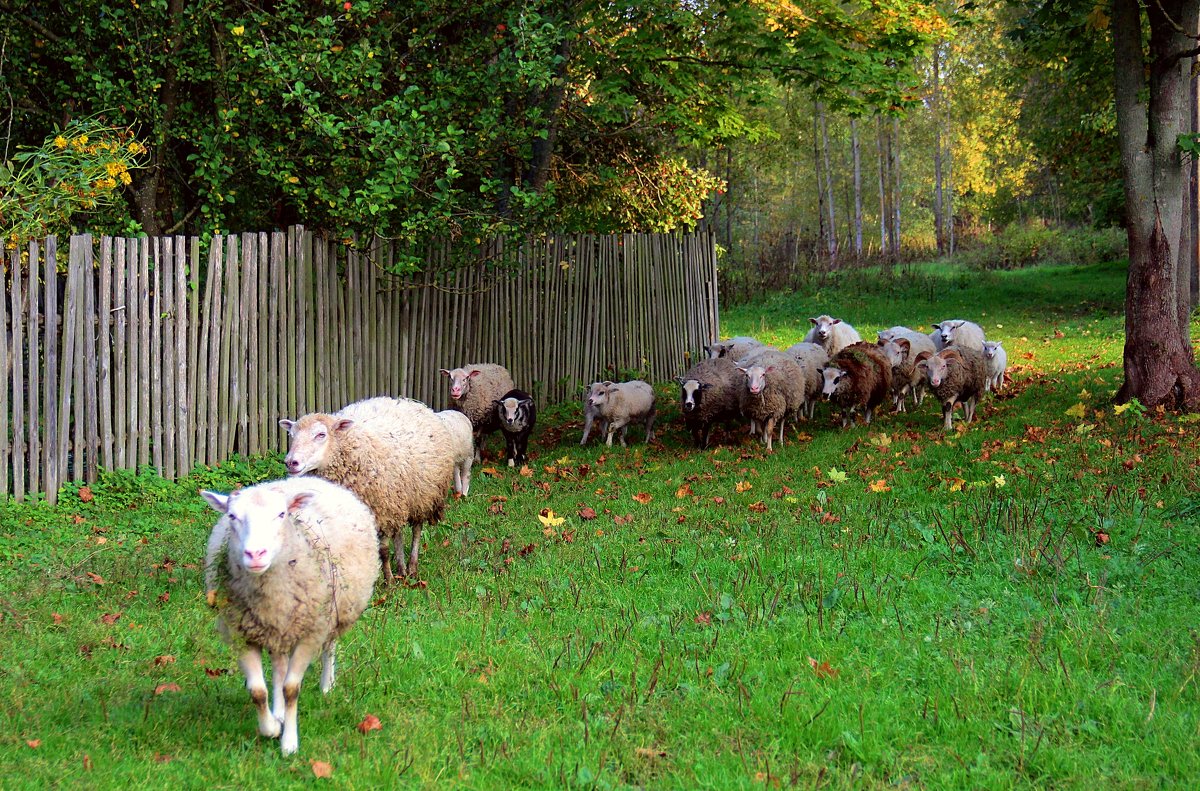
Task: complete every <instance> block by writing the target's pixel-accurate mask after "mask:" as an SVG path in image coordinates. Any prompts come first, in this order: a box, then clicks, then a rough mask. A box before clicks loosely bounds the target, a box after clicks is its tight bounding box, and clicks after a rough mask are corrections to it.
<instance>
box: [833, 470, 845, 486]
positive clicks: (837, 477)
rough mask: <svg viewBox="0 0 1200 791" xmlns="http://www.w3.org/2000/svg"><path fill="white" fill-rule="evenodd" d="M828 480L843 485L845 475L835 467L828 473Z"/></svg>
mask: <svg viewBox="0 0 1200 791" xmlns="http://www.w3.org/2000/svg"><path fill="white" fill-rule="evenodd" d="M829 480H831V481H833V482H834V483H845V482H846V473H844V472H842V471H841V470H839V469H838V468H837V467H834V468H833V469H831V470H830V471H829Z"/></svg>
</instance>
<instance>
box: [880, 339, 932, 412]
mask: <svg viewBox="0 0 1200 791" xmlns="http://www.w3.org/2000/svg"><path fill="white" fill-rule="evenodd" d="M881 337H882V333H881ZM917 337H918V338H920V341H919V345H920V346H921V347H922V348H920V349H919V350H916V349H915V346H914V344H913V342H912V339H910V338H906V337H895V338H893V339H892V340H889V341H883V340H880V341H879V348H880V350H881V351H882V352H883V353H884V355H885V356H886V357H887V358H888V362H889V363H890V364H891V366H892V407H893V408H894V409H895V411H897V412H904V411H905V406H906V402H907V400H908V396H909V395H911V396H912V397H913V401H914V403H916V404H917V406H920V405H921V401H922V399H924V397H925V385H924V382H925V377H924V375H923V374H922V373H921V372H920V371H918V370H917V367H916V366H917V359H918V358H921V359H924V358H925V357H929V356H930V355H932V354H933V353H934V352H933V348H932V347H933V344H932V343H931V342H930V340H929V338H928V337H926V336H925V335H921V334H919V333H917Z"/></svg>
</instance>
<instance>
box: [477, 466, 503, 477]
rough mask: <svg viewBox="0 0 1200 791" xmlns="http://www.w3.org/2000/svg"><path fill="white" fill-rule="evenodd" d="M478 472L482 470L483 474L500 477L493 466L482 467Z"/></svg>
mask: <svg viewBox="0 0 1200 791" xmlns="http://www.w3.org/2000/svg"><path fill="white" fill-rule="evenodd" d="M480 472H482V473H483V474H484V475H489V476H491V477H493V478H499V477H500V471H499V470H497V469H496V468H495V467H484V468H483V469H482V470H480Z"/></svg>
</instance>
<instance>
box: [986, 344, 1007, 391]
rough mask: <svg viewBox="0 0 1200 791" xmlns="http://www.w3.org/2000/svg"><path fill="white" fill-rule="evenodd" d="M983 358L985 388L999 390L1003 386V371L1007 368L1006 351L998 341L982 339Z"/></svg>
mask: <svg viewBox="0 0 1200 791" xmlns="http://www.w3.org/2000/svg"><path fill="white" fill-rule="evenodd" d="M983 359H984V360H986V361H987V375H988V380H987V389H988V390H995V391H996V392H1000V390H1001V388H1003V387H1004V372H1005V371H1007V370H1008V352H1007V351H1005V349H1004V346H1003V345H1002V343H1001V342H1000V341H984V343H983Z"/></svg>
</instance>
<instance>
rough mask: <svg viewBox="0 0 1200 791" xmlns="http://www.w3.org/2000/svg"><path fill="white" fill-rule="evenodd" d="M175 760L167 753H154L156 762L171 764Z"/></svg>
mask: <svg viewBox="0 0 1200 791" xmlns="http://www.w3.org/2000/svg"><path fill="white" fill-rule="evenodd" d="M173 760H175V759H174V758H172V757H171V756H169V755H167V754H166V753H155V754H154V763H156V764H169V763H171V761H173Z"/></svg>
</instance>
